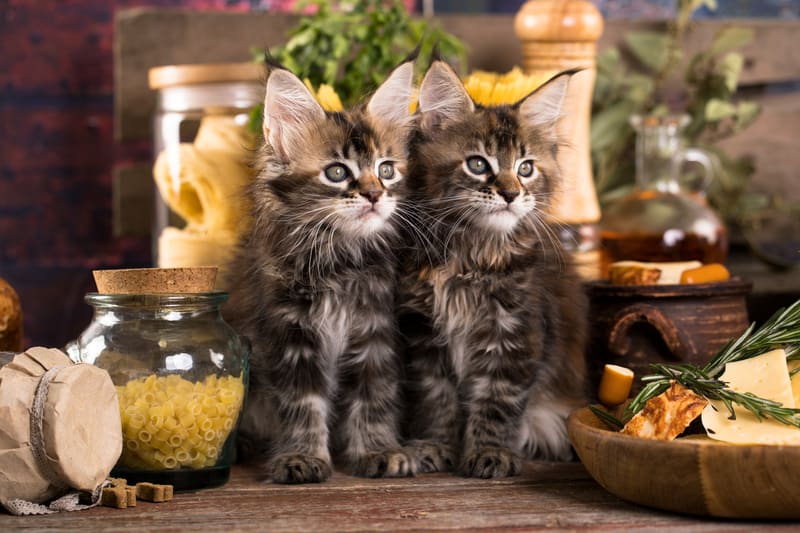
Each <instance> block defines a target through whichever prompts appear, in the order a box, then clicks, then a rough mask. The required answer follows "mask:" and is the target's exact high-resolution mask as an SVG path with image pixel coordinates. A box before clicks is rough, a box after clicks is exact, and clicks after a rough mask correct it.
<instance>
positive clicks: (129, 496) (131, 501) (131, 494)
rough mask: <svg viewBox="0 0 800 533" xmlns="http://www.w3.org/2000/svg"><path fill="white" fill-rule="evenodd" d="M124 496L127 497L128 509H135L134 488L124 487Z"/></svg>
mask: <svg viewBox="0 0 800 533" xmlns="http://www.w3.org/2000/svg"><path fill="white" fill-rule="evenodd" d="M125 496H126V497H127V501H128V507H136V487H131V486H126V487H125Z"/></svg>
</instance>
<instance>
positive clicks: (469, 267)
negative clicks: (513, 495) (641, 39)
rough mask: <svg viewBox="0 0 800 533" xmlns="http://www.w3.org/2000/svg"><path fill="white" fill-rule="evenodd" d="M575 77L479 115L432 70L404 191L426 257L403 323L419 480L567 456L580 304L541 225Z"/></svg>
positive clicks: (411, 274) (452, 82)
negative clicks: (430, 474)
mask: <svg viewBox="0 0 800 533" xmlns="http://www.w3.org/2000/svg"><path fill="white" fill-rule="evenodd" d="M569 78H570V73H564V74H562V75H559V76H557V77H555V78H553V79H552V80H551V81H550V82H549V83H548V84H546V85H545V86H543V87H541V88H540V89H539V90H537V91H535V92H534V93H532V94H531V95H529V96H528V97H526V98H525V99H523V100H522V101H521V102H519V103H517V104H516V105H514V106H498V107H480V106H476V105H475V104H474V103H473V101H472V100H471V99H470V97H469V95H468V94H467V92H466V91H465V89H464V87H463V85H462V84H461V82H460V80H459V79H458V77H457V76H456V74H455V73H454V72H453V70H452V69H451V68H450V67H449V66H448V65H446V64H445V63H443V62H441V61H438V62H434V64H433V65H432V66H431V68H430V69H429V71H428V73H427V74H426V76H425V78H424V80H423V82H422V85H421V87H420V94H419V112H420V116H419V123H418V127H417V129H416V132H415V134H414V136H413V140H412V142H411V145H410V166H409V183H410V186H411V187H412V190H414V191H415V193H414V194H413V197H412V198H413V199H414V201H415V203H416V204H417V209H418V210H419V211H420V213H418V214H419V215H420V216H423V217H426V218H427V219H428V220H430V221H431V222H430V223H428V224H426V225H424V229H425V231H426V233H427V235H426V237H427V241H428V243H429V246H428V247H427V249H426V250H424V252H425V253H419V254H416V256H410V257H411V259H407V263H406V266H405V270H406V275H405V276H404V278H403V280H402V281H401V296H400V302H401V308H400V320H401V329H402V331H403V334H404V336H405V339H406V343H407V347H406V348H407V349H406V352H407V356H406V357H407V365H406V366H407V372H408V375H407V380H408V396H409V400H410V401H411V411H410V420H409V425H410V436H411V437H412V438H415V439H418V440H417V441H416V442H415V443H413V446H414V447H415V448H416V453H417V454H418V456H419V457H418V459H419V462H420V470H421V471H438V470H447V469H450V468H453V467H457V469H458V470H459V471H460V472H461V473H462V474H464V475H467V476H475V477H485V478H488V477H498V476H507V475H514V474H517V473H519V471H520V467H521V464H520V456H524V457H526V458H533V457H540V458H547V459H567V458H569V457H570V456H571V447H570V444H569V441H568V438H567V433H566V427H565V419H566V417H567V414H568V413H569V412H570V410H571V409H573V408H574V407H577V406H579V405H581V404H582V403H583V402H584V387H585V385H584V383H585V364H584V359H583V348H584V337H585V332H586V324H585V320H586V319H585V309H586V304H585V301H584V300H585V296H584V294H583V292H582V288H581V286H580V283H579V280H578V278H577V276H576V274H575V273H574V272H573V271H572V269H571V267H570V266H569V264H568V261H567V257H566V254H565V253H564V252H563V251H562V249H561V248H560V246H559V243H558V240H557V239H556V238H555V237H554V235H553V233H552V230H551V229H550V228H549V227H548V225H547V222H546V220H545V211H546V209H547V204H548V199H549V198H550V196H551V194H552V191H553V189H554V187H556V186H557V184H558V179H559V173H558V167H557V164H556V153H557V150H558V144H559V142H558V138H557V135H556V130H555V123H556V121H557V119H558V118H559V113H560V107H561V104H562V102H563V100H564V96H565V93H566V89H567V84H568V80H569Z"/></svg>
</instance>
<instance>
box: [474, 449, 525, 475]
mask: <svg viewBox="0 0 800 533" xmlns="http://www.w3.org/2000/svg"><path fill="white" fill-rule="evenodd" d="M521 470H522V461H521V460H520V458H519V457H518V456H517V454H515V453H514V452H512V451H511V450H508V449H506V448H481V449H478V450H474V451H472V452H471V453H467V454H466V455H465V456H464V459H463V461H462V462H461V466H460V467H459V471H460V472H461V473H462V474H463V475H465V476H467V477H479V478H484V479H488V478H493V477H507V476H516V475H518V474H519V473H520V471H521Z"/></svg>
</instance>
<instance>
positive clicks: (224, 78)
mask: <svg viewBox="0 0 800 533" xmlns="http://www.w3.org/2000/svg"><path fill="white" fill-rule="evenodd" d="M265 72H266V67H265V66H264V65H259V64H257V63H209V64H197V65H164V66H160V67H153V68H151V69H150V70H149V72H148V76H147V79H148V82H149V85H150V88H151V89H162V88H164V87H175V86H179V85H199V84H203V83H223V82H234V81H257V82H260V81H263V79H264V74H265Z"/></svg>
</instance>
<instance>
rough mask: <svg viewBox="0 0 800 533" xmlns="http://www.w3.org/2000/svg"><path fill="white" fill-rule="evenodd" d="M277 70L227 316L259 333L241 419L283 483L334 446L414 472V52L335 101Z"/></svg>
mask: <svg viewBox="0 0 800 533" xmlns="http://www.w3.org/2000/svg"><path fill="white" fill-rule="evenodd" d="M271 70H272V72H271V74H270V75H269V78H268V79H267V89H266V98H265V108H264V136H265V139H266V140H267V141H268V142H267V143H266V145H265V147H264V149H263V150H264V153H263V162H262V163H263V170H262V171H261V173H260V175H259V176H258V178H257V179H256V180H255V183H254V184H253V187H252V189H251V191H250V193H251V195H252V199H253V204H254V212H253V217H252V219H253V222H252V224H253V225H252V229H251V230H250V232H249V234H248V235H247V236H246V237H245V239H244V240H243V242H242V245H241V250H240V252H239V256H238V258H237V259H236V261H235V262H234V263H235V264H234V266H233V271H234V274H233V276H231V279H232V282H233V283H234V286H233V288H232V290H231V299H230V301H229V303H228V304H227V305H226V309H225V312H226V317H227V318H228V319H229V320H230V322H231V323H232V325H233V326H234V327H235V328H236V329H237V330H238V331H239V332H240V333H242V334H243V335H245V336H247V337H249V339H250V340H251V342H252V347H253V356H252V361H251V369H250V389H249V396H248V399H247V405H246V407H245V412H244V415H243V420H242V424H241V429H240V436H241V439H242V440H241V441H240V443H241V444H242V446H240V451H242V450H244V452H245V454H247V455H248V456H249V457H245V458H244V459H245V460H248V459H253V458H254V456H257V455H260V454H266V455H267V457H268V461H267V463H266V464H265V471H266V473H267V475H268V477H270V478H271V479H272V480H273V481H275V482H279V483H304V482H320V481H323V480H325V479H327V478H328V477H329V476H330V475H331V463H332V460H331V456H332V455H334V456H336V455H337V454H340V455H341V458H342V460H343V461H344V462H345V463H346V465H347V466H349V468H350V469H351V470H352V472H353V473H354V474H356V475H359V476H367V477H379V476H406V475H411V474H413V473H414V471H415V462H414V460H413V458H412V457H411V456H410V455H409V454H407V453H406V452H405V451H404V450H403V449H402V448H401V446H400V444H399V442H398V434H399V427H398V426H399V416H400V413H399V394H400V391H399V387H400V380H399V377H398V376H399V373H400V371H401V369H402V362H401V360H400V356H399V354H398V353H397V346H396V322H395V320H394V318H395V315H394V301H395V280H396V268H395V266H394V259H393V248H392V247H393V246H394V243H396V242H397V240H398V237H399V227H398V225H399V220H400V218H401V217H402V215H400V214H399V213H398V209H399V208H398V205H399V203H400V202H401V201H402V200H403V198H404V197H405V196H406V194H407V193H406V183H405V179H404V175H405V173H406V158H407V137H408V132H409V130H410V121H411V119H410V117H409V101H410V97H411V91H412V75H413V65H412V63H411V62H407V63H404V64H403V65H401V66H399V67H398V68H397V69H395V71H394V72H393V73H392V74H391V76H390V77H389V78H388V79H387V81H386V82H384V84H383V85H381V86H380V87H379V88H378V89H377V91H376V92H375V93H374V95H373V96H372V98H371V99H370V100H369V101H368V102H367V103H366V104H365V105H364V106H362V107H360V108H358V109H355V110H352V111H346V112H340V113H331V112H325V111H324V110H323V109H322V107H320V105H319V104H318V103H317V102H316V100H315V99H314V96H313V95H312V94H311V93H310V92H309V91H308V89H307V88H306V87H305V86H304V84H303V82H301V81H300V80H299V79H298V78H297V77H295V76H294V75H293V74H291V73H290V72H288V71H287V70H284V69H282V68H279V67H278V66H276V67H275V68H273V69H271Z"/></svg>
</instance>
